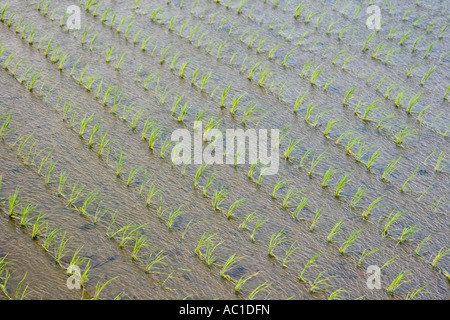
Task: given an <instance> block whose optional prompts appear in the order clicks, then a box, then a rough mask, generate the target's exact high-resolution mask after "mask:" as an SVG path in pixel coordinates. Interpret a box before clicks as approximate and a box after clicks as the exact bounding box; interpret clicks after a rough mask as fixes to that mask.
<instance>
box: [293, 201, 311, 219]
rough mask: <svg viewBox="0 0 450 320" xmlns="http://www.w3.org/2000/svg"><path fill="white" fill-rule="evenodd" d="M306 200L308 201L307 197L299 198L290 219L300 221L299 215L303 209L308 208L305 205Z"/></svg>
mask: <svg viewBox="0 0 450 320" xmlns="http://www.w3.org/2000/svg"><path fill="white" fill-rule="evenodd" d="M308 200H309V197H301V200H300V203H299V204H298V206H297V207H296V208H295V210H294V211H293V212H292V219H294V220H300V218H299V216H300V213H301V212H302V210H303V209H304V208H306V207H308V205H307V203H308Z"/></svg>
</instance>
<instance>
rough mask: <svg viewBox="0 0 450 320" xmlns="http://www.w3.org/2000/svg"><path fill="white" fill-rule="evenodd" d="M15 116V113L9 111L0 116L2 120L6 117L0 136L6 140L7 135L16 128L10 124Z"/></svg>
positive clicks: (0, 128)
mask: <svg viewBox="0 0 450 320" xmlns="http://www.w3.org/2000/svg"><path fill="white" fill-rule="evenodd" d="M12 118H13V114H12V113H7V114H5V115H3V116H1V117H0V120H2V119H5V120H4V121H3V124H2V125H1V127H0V138H1V139H2V140H5V136H6V135H7V134H8V133H10V132H11V131H13V130H14V129H9V125H10V123H11V120H12Z"/></svg>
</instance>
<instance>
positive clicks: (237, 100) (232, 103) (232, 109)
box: [230, 93, 246, 115]
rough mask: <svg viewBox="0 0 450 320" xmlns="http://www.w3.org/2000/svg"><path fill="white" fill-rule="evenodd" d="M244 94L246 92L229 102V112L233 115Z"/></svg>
mask: <svg viewBox="0 0 450 320" xmlns="http://www.w3.org/2000/svg"><path fill="white" fill-rule="evenodd" d="M245 95H246V93H243V94H241V95H240V96H239V97H234V98H233V101H232V102H231V108H230V114H231V115H234V114H235V113H236V111H237V110H238V108H239V102H240V101H241V99H242V98H243V97H244V96H245Z"/></svg>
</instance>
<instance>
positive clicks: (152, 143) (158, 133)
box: [148, 127, 162, 150]
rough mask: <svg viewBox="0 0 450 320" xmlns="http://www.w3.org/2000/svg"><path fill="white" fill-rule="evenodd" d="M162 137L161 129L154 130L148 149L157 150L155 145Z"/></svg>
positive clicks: (155, 128)
mask: <svg viewBox="0 0 450 320" xmlns="http://www.w3.org/2000/svg"><path fill="white" fill-rule="evenodd" d="M161 135H162V132H161V127H154V128H152V131H151V132H150V137H148V147H149V149H150V150H154V149H155V143H156V142H157V141H158V139H159V138H160V137H161Z"/></svg>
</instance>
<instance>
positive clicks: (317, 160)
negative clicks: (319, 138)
mask: <svg viewBox="0 0 450 320" xmlns="http://www.w3.org/2000/svg"><path fill="white" fill-rule="evenodd" d="M327 151H328V150H325V151H324V152H322V153H321V154H320V155H319V156H317V157H316V155H317V154H316V152H314V156H313V158H312V160H311V165H310V168H309V171H308V175H309V176H310V177H312V175H313V173H314V169H315V168H316V167H317V166H318V165H319V164H320V162H322V161H323V160H324V159H326V158H328V155H326V153H327ZM302 160H303V159H302Z"/></svg>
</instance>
